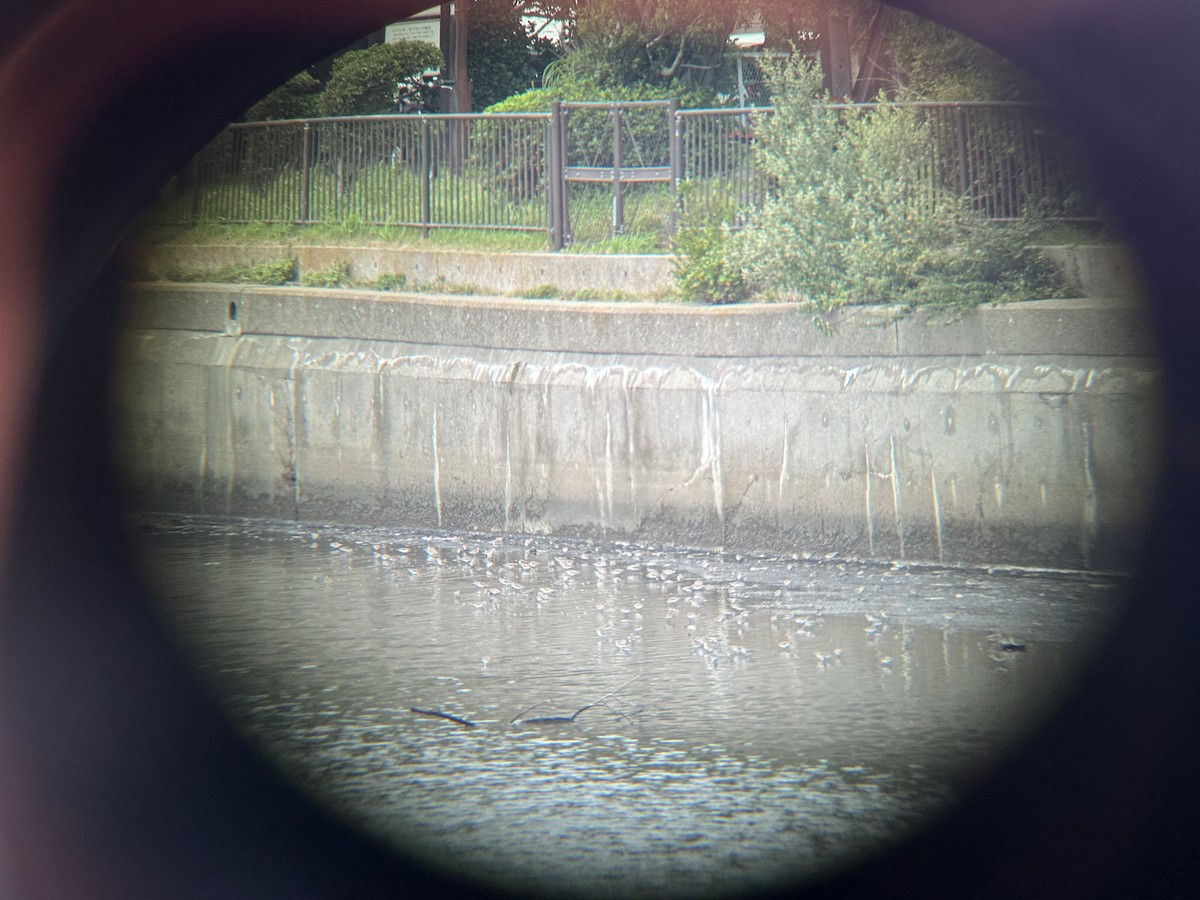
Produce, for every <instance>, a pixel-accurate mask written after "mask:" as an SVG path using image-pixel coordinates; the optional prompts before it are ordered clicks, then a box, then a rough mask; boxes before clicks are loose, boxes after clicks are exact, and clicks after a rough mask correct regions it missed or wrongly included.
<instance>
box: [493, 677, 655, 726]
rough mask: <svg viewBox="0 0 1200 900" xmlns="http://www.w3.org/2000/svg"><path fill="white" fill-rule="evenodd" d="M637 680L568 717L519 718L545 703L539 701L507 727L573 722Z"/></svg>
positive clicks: (617, 687) (528, 707)
mask: <svg viewBox="0 0 1200 900" xmlns="http://www.w3.org/2000/svg"><path fill="white" fill-rule="evenodd" d="M637 678H638V676H637V675H634V676H633V678H630V679H629V680H628V681H626V682H623V683H622V684H619V685H617V686H616V687H615V688H613V689H612V690H611V691H609V692H608V693H607V694H605V695H604V696H603V697H600V698H599V699H597V700H593V701H592V702H591V703H589V704H587V705H586V706H581V707H579V709H577V710H575V712H574V713H572V714H571V715H569V716H537V717H536V718H533V719H522V718H521V716H523V715H525V713H527V712H529V710H531V709H534V708H536V707H538V706H541V705H542V704H543V703H545V702H546V701H545V700H539V701H538V702H537V703H535V704H533V706H527V707H525V709H523V710H521V711H520V712H519V713H517V714H516V715H515V716H513V717H512V719H511V720H510V721H509V723H508V724H509V725H547V724H550V723H552V722H574V721H575V719H576V717H577V716H578V715H579V714H580V713H581V712H584V711H585V710H589V709H592V708H593V707H596V706H605V705H606V704H605V702H604V701H605V700H607V699H608V698H609V697H611V696H613V695H614V694H616V693H617V692H618V691H621V690H622V689H624V688H625V686H626V685H628V684H631V683H632V682H634V681H636V680H637Z"/></svg>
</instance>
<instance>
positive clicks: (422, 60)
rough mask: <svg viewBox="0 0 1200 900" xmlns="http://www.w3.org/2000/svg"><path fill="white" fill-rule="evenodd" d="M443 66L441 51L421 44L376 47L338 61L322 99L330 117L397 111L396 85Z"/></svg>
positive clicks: (322, 106)
mask: <svg viewBox="0 0 1200 900" xmlns="http://www.w3.org/2000/svg"><path fill="white" fill-rule="evenodd" d="M441 65H442V54H441V53H440V52H439V51H438V49H437V47H434V46H433V45H432V44H426V43H423V42H421V41H397V42H395V43H393V44H373V45H371V46H369V47H365V48H364V49H362V50H351V51H350V52H349V53H345V54H343V55H342V56H340V57H338V59H337V61H336V62H334V64H333V69H332V71H331V73H330V76H329V84H328V85H327V86H326V87H325V92H324V93H323V94H322V95H321V112H322V114H324V115H327V116H367V115H376V114H379V113H390V112H395V111H396V102H397V89H396V85H397V84H399V83H402V82H407V81H411V80H413V79H418V78H419V77H420V75H421V73H422V72H424V71H425V70H427V69H437V68H440V67H441Z"/></svg>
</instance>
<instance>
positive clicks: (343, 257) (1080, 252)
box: [132, 244, 1142, 301]
mask: <svg viewBox="0 0 1200 900" xmlns="http://www.w3.org/2000/svg"><path fill="white" fill-rule="evenodd" d="M1042 250H1043V252H1045V253H1046V255H1047V256H1048V257H1049V258H1050V260H1051V261H1052V262H1053V263H1054V264H1055V265H1056V266H1057V267H1058V268H1059V270H1060V271H1061V272H1062V273H1063V275H1064V276H1065V278H1066V281H1067V284H1068V285H1069V286H1070V289H1071V293H1072V294H1073V295H1078V296H1081V297H1098V298H1114V297H1115V298H1121V299H1124V300H1126V301H1129V300H1130V299H1135V298H1138V297H1140V296H1141V294H1142V278H1141V272H1140V269H1139V266H1138V263H1137V259H1136V257H1135V256H1134V254H1133V252H1132V251H1131V250H1130V249H1129V248H1127V247H1124V246H1122V245H1119V244H1089V245H1073V246H1058V247H1043V248H1042ZM289 257H295V258H296V264H297V268H298V269H299V274H300V275H301V276H303V275H305V274H308V273H312V272H318V271H321V270H323V269H329V268H331V267H333V266H335V265H337V264H339V263H342V264H345V265H346V266H348V270H349V275H350V278H351V280H352V281H355V282H359V283H368V282H372V281H374V280H376V279H377V278H379V276H381V275H388V274H403V275H404V276H405V277H406V278H407V279H408V282H409V284H413V285H415V284H423V283H428V282H436V281H438V280H439V279H440V280H442V281H444V282H446V283H447V284H454V285H467V286H471V287H473V288H476V289H478V290H479V291H481V292H484V293H492V294H506V295H517V296H520V295H522V294H524V293H529V292H531V291H533V290H534V289H536V288H540V287H543V286H545V285H551V286H553V287H555V288H557V289H558V290H559V291H561V292H563V293H567V292H571V291H582V290H587V291H597V290H599V291H603V290H609V291H613V292H614V295H615V296H621V297H653V296H658V295H661V294H663V293H666V292H668V291H670V290H671V289H672V288H673V287H674V276H673V271H674V259H673V257H671V256H667V255H657V256H648V255H628V254H625V255H621V254H604V255H585V254H578V253H486V252H482V251H469V250H423V249H412V248H396V247H386V246H383V247H380V246H373V247H329V246H310V245H306V244H260V245H254V246H225V245H219V244H208V245H199V244H160V245H157V246H155V247H152V248H150V249H149V250H145V251H143V252H141V253H139V255H138V256H137V257H136V258H135V259H134V260H132V263H133V265H134V267H135V269H136V270H138V271H141V272H147V273H158V274H159V275H161V274H162V273H165V272H171V271H184V272H203V271H216V270H217V269H219V268H221V267H222V266H228V265H254V264H257V263H264V262H274V261H276V260H279V259H285V258H289Z"/></svg>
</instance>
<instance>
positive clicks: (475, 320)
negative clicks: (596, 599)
mask: <svg viewBox="0 0 1200 900" xmlns="http://www.w3.org/2000/svg"><path fill="white" fill-rule="evenodd" d="M122 358H123V366H122V367H121V369H120V374H119V378H118V387H117V390H116V392H115V405H116V413H117V416H116V421H117V423H118V433H119V444H118V453H117V459H118V462H119V465H120V467H121V469H122V470H123V472H124V473H125V476H126V478H127V479H128V483H129V485H130V487H131V490H132V491H133V493H134V502H135V503H136V504H137V505H139V506H141V507H147V508H157V509H169V510H177V511H194V512H209V513H220V514H234V515H258V516H274V517H282V518H297V519H301V520H310V521H346V522H362V523H379V524H401V523H402V524H405V525H413V526H419V527H443V528H450V529H462V530H481V531H499V530H503V531H511V532H528V533H546V532H553V533H559V534H573V535H587V536H597V537H599V536H605V537H613V538H628V539H639V540H649V541H657V542H665V543H671V544H676V545H688V546H707V547H715V546H723V547H728V548H739V549H745V550H764V551H771V552H785V553H787V552H817V553H826V552H834V551H836V552H838V553H841V554H843V555H847V556H855V557H869V558H880V559H903V560H914V561H915V560H921V561H942V562H947V563H950V562H970V563H984V564H1002V563H1003V564H1018V565H1053V566H1091V567H1100V568H1120V567H1124V566H1127V565H1128V564H1129V562H1130V559H1131V554H1132V552H1133V550H1134V548H1135V547H1136V536H1137V533H1138V530H1139V525H1140V523H1141V522H1142V520H1143V518H1144V517H1145V515H1146V514H1147V511H1148V507H1149V505H1150V502H1151V494H1152V490H1153V479H1154V474H1155V467H1156V461H1157V458H1158V452H1157V451H1158V446H1157V433H1158V425H1159V407H1158V391H1159V388H1160V386H1159V384H1158V381H1157V375H1156V371H1155V366H1154V362H1153V354H1152V348H1151V347H1150V345H1149V342H1148V341H1147V340H1146V339H1145V337H1144V336H1143V332H1142V329H1141V327H1140V321H1139V317H1138V314H1137V312H1136V311H1134V310H1132V309H1129V308H1126V307H1122V306H1118V305H1112V304H1107V305H1105V304H1101V303H1096V302H1089V301H1081V300H1058V301H1044V302H1040V303H1029V304H1021V305H1016V306H1010V307H999V308H984V309H980V310H977V311H976V312H974V313H972V314H971V315H968V316H967V317H966V318H964V319H963V320H961V321H959V322H957V323H954V324H950V325H946V324H940V323H936V322H929V321H927V320H925V319H922V318H910V319H902V320H899V321H889V320H887V319H886V318H883V317H881V316H880V315H879V314H872V313H869V312H867V311H862V310H860V311H858V313H857V315H854V314H848V315H845V316H842V317H840V318H835V319H834V320H833V329H832V333H829V334H826V333H822V331H821V330H818V329H817V328H816V327H815V326H814V324H813V322H812V320H811V318H810V317H809V316H808V315H805V314H802V313H800V312H798V311H797V310H796V309H795V308H793V307H788V306H783V305H762V306H735V307H712V308H705V307H695V308H689V307H684V306H673V305H661V304H659V305H655V304H642V303H623V304H612V303H609V304H602V303H562V302H553V301H545V302H537V301H517V300H504V299H478V298H467V297H449V296H441V297H438V296H426V295H418V296H403V295H395V294H375V293H368V292H355V291H327V290H320V289H297V288H241V289H239V288H232V287H222V286H212V285H208V286H200V285H190V286H189V285H184V286H180V285H143V286H137V287H134V288H132V289H131V300H130V305H129V321H128V326H127V328H126V330H125V332H124V337H123V351H122Z"/></svg>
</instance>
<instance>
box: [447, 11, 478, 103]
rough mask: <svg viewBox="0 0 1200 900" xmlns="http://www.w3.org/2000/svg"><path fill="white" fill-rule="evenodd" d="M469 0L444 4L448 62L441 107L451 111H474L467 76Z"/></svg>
mask: <svg viewBox="0 0 1200 900" xmlns="http://www.w3.org/2000/svg"><path fill="white" fill-rule="evenodd" d="M469 4H470V0H457V2H455V3H443V4H442V7H441V34H440V38H441V45H442V57H443V58H444V60H445V65H444V66H443V68H442V92H443V95H444V96H443V100H445V101H446V102H444V103H443V104H442V105H441V106H442V110H443V111H444V112H452V113H469V112H470V111H471V81H470V79H469V78H468V77H467V27H468V25H469V24H470V23H469V18H470V14H469V12H468V6H469Z"/></svg>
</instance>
